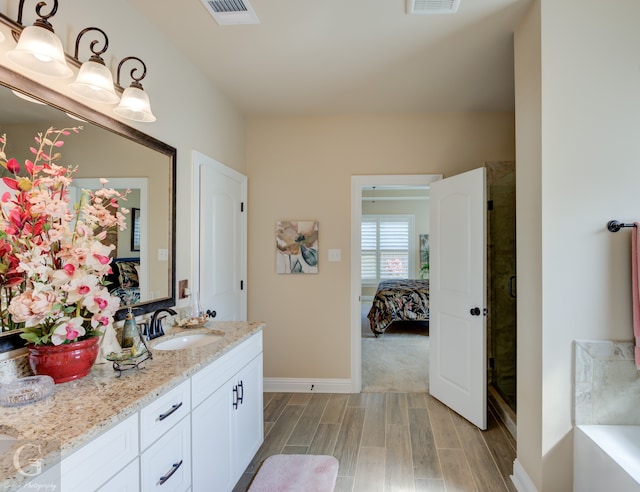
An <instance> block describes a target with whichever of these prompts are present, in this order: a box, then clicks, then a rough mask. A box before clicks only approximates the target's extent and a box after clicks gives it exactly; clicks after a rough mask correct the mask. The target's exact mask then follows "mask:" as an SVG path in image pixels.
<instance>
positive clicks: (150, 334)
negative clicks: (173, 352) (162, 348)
mask: <svg viewBox="0 0 640 492" xmlns="http://www.w3.org/2000/svg"><path fill="white" fill-rule="evenodd" d="M163 312H165V313H168V314H170V315H172V316H175V315H176V314H178V313H176V312H175V311H174V310H173V309H171V308H161V309H158V310H157V311H156V312H154V313H153V316H151V321H150V322H149V329H148V331H147V340H153V339H154V338H158V337H161V336H162V335H164V330H163V329H162V320H163V319H164V318H166V316H163V317H162V318H159V317H158V315H159V314H160V313H163Z"/></svg>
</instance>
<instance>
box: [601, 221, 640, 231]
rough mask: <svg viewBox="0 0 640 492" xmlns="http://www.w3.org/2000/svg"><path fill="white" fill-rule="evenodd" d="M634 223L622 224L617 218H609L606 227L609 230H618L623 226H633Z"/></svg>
mask: <svg viewBox="0 0 640 492" xmlns="http://www.w3.org/2000/svg"><path fill="white" fill-rule="evenodd" d="M635 226H636V225H635V224H624V223H622V222H620V221H618V220H610V221H609V222H607V229H609V231H611V232H618V231H619V230H620V229H622V228H623V227H635Z"/></svg>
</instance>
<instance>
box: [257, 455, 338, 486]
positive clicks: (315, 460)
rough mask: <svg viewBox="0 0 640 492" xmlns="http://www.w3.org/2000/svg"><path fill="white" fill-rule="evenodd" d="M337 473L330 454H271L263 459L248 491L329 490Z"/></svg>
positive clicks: (336, 467)
mask: <svg viewBox="0 0 640 492" xmlns="http://www.w3.org/2000/svg"><path fill="white" fill-rule="evenodd" d="M337 477H338V460H337V459H335V458H334V457H333V456H317V455H311V454H274V455H273V456H269V457H268V458H267V459H266V460H264V463H263V464H262V466H261V467H260V470H258V473H257V474H256V476H255V478H254V479H253V483H252V484H251V487H249V492H303V491H304V492H333V488H334V487H335V485H336V478H337Z"/></svg>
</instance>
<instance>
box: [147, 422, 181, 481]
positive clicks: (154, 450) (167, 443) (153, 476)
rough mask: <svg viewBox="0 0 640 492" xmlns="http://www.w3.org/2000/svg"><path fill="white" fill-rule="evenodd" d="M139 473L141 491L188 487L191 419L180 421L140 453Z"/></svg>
mask: <svg viewBox="0 0 640 492" xmlns="http://www.w3.org/2000/svg"><path fill="white" fill-rule="evenodd" d="M140 474H141V484H142V487H141V488H140V490H141V491H143V492H147V491H152V490H163V491H176V492H178V491H179V492H184V491H186V490H188V489H189V488H190V487H191V419H189V418H183V419H182V420H181V421H180V422H178V423H177V424H176V425H175V426H174V427H173V428H172V429H171V430H170V431H168V432H167V433H166V434H165V435H164V436H162V437H161V438H160V439H158V441H157V442H155V443H154V444H153V445H152V446H151V447H150V448H149V449H147V450H146V451H145V452H144V453H142V457H141V459H140Z"/></svg>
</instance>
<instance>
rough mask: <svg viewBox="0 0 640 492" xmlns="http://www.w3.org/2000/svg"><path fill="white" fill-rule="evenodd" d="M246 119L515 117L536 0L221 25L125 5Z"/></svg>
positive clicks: (464, 0) (363, 7) (400, 1)
mask: <svg viewBox="0 0 640 492" xmlns="http://www.w3.org/2000/svg"><path fill="white" fill-rule="evenodd" d="M129 1H130V3H131V4H132V5H134V6H135V7H137V8H138V9H139V10H140V11H141V12H142V13H143V15H144V16H145V17H147V18H148V19H149V21H150V22H151V23H152V24H154V25H155V26H156V27H157V28H158V29H159V30H160V31H161V32H163V33H164V35H165V36H166V37H167V38H169V39H170V40H171V42H172V43H173V44H174V45H175V46H176V47H177V48H178V49H179V50H180V51H181V52H182V53H183V54H184V55H185V56H186V57H188V58H189V59H190V60H191V61H192V62H193V63H194V64H195V65H197V66H198V67H199V68H200V69H201V70H202V72H203V73H205V74H206V75H207V76H208V77H209V78H210V79H211V80H212V81H213V82H214V83H215V85H216V86H217V87H219V88H220V89H221V90H222V91H223V92H224V93H225V94H226V96H227V97H228V98H229V99H230V100H231V101H232V102H233V103H234V104H235V105H236V106H237V107H238V108H239V109H240V111H242V112H243V114H246V115H258V114H270V115H273V114H329V113H389V112H425V111H511V110H513V108H514V86H513V32H514V30H515V28H516V26H517V25H518V23H519V21H520V19H521V18H522V16H523V15H524V13H525V12H526V10H527V8H528V6H529V5H530V4H531V3H532V0H461V3H460V7H459V9H458V12H457V13H455V14H445V15H412V16H410V15H407V14H406V5H405V0H250V2H251V5H252V6H253V8H254V10H255V11H256V13H257V15H258V17H259V19H260V21H261V24H259V25H234V26H220V25H218V24H217V23H216V22H215V20H214V19H213V18H212V17H211V15H210V14H209V12H208V10H207V9H206V8H205V7H204V6H203V4H202V2H201V1H200V0H180V1H173V2H163V4H162V8H158V0H129Z"/></svg>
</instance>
